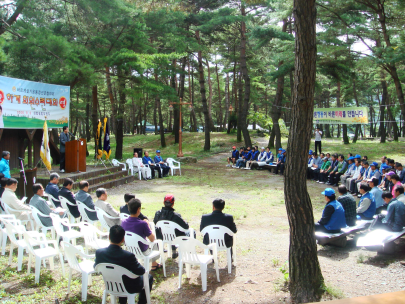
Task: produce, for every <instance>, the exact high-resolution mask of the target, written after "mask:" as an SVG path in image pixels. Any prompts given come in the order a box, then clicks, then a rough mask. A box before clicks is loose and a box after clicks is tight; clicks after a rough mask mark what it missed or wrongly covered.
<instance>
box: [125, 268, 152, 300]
mask: <svg viewBox="0 0 405 304" xmlns="http://www.w3.org/2000/svg"><path fill="white" fill-rule="evenodd" d="M124 278H126V277H124ZM129 282H131V283H130V284H131V285H129V284H128V283H129ZM124 284H125V288H126V290H127V291H128V292H129V293H139V300H138V304H146V303H147V302H146V293H145V289H144V288H143V276H139V277H138V278H136V279H134V280H133V279H128V278H126V280H124ZM152 285H153V277H152V276H151V275H149V289H150V290H152ZM119 303H120V304H126V303H127V298H121V297H120V298H119Z"/></svg>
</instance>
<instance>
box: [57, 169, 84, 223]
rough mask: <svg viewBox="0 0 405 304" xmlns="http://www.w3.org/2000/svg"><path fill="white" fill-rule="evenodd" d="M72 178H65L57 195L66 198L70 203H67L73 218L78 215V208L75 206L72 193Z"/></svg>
mask: <svg viewBox="0 0 405 304" xmlns="http://www.w3.org/2000/svg"><path fill="white" fill-rule="evenodd" d="M72 188H73V180H72V179H70V178H68V177H67V178H65V180H64V182H63V187H62V188H61V189H60V190H59V196H62V197H64V198H66V199H67V200H68V201H69V203H70V204H67V207H68V208H69V212H70V214H71V215H73V217H74V218H79V217H80V212H79V208H77V204H76V199H75V197H74V196H73V193H72Z"/></svg>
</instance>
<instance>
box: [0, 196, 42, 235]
mask: <svg viewBox="0 0 405 304" xmlns="http://www.w3.org/2000/svg"><path fill="white" fill-rule="evenodd" d="M1 203H2V205H3V208H4V211H5V212H6V214H14V215H16V214H21V213H23V212H29V211H27V210H17V209H13V208H11V207H10V206H9V205H7V204H6V203H5V202H3V201H2V202H1ZM21 223H23V224H24V225H26V224H27V223H30V225H31V229H32V230H33V229H34V228H35V226H34V221H33V220H32V219H31V215H29V219H28V220H21Z"/></svg>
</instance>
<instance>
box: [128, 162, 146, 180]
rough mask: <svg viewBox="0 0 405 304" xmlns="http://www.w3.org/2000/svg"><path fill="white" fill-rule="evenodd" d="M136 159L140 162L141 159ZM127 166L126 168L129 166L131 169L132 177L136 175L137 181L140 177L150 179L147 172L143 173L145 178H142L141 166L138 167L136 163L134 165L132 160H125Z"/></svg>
mask: <svg viewBox="0 0 405 304" xmlns="http://www.w3.org/2000/svg"><path fill="white" fill-rule="evenodd" d="M138 159H140V160H141V162H142V159H141V158H138ZM127 164H128V166H130V167H131V168H132V169H131V170H132V175H134V174H135V173H138V178H139V180H141V179H142V177H143V178H149V177H150V176H148V174H147V172H145V175H146V176H142V170H141V166H140V165H139V163H138V162H137V163H136V164H135V165H134V162H133V159H127ZM148 170H149V171H150V169H146V171H148Z"/></svg>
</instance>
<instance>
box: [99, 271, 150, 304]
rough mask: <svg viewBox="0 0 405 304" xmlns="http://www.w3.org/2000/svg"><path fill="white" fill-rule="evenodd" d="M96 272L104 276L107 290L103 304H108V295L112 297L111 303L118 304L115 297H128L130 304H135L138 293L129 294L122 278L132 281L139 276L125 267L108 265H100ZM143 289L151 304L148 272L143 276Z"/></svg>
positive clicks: (105, 290) (104, 293)
mask: <svg viewBox="0 0 405 304" xmlns="http://www.w3.org/2000/svg"><path fill="white" fill-rule="evenodd" d="M95 271H96V272H101V274H102V275H103V280H104V286H105V289H104V292H103V301H102V302H101V303H102V304H106V301H107V295H108V294H110V296H111V303H116V301H115V297H126V298H127V301H128V304H135V295H136V293H128V292H127V290H126V288H125V285H124V282H123V281H122V276H123V275H125V276H127V277H128V278H130V279H136V278H137V277H138V276H137V275H135V274H133V273H132V272H130V271H129V270H127V269H125V268H124V267H121V266H118V265H114V264H108V263H101V264H98V265H97V266H96V268H95ZM143 288H144V289H145V294H146V301H147V303H148V304H150V303H151V301H150V289H149V272H147V271H146V272H145V273H144V275H143ZM113 298H114V300H113Z"/></svg>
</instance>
